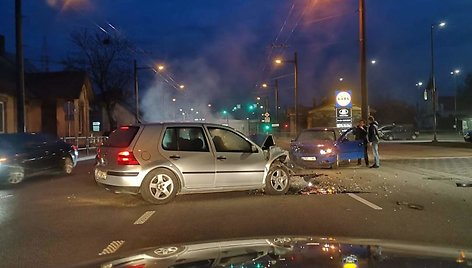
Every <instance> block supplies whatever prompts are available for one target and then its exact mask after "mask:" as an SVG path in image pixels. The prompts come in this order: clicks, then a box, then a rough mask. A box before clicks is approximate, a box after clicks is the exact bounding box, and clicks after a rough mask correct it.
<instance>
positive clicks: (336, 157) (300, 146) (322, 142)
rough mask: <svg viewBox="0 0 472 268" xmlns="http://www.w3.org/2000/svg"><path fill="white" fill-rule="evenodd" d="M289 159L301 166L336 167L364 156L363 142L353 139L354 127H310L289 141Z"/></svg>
mask: <svg viewBox="0 0 472 268" xmlns="http://www.w3.org/2000/svg"><path fill="white" fill-rule="evenodd" d="M289 156H290V160H291V161H292V162H293V163H294V164H295V165H297V166H300V167H303V168H318V167H330V168H336V167H338V166H339V163H340V162H346V161H349V160H354V159H358V158H363V157H364V143H363V141H362V140H356V139H355V128H350V129H347V130H345V131H342V130H340V129H338V128H310V129H305V130H302V131H301V132H300V134H299V135H298V136H297V138H296V139H294V140H292V142H291V143H290V151H289Z"/></svg>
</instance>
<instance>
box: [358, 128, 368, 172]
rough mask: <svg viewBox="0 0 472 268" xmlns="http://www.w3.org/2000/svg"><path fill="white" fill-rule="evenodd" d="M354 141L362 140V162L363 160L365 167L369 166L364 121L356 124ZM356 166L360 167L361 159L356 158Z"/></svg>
mask: <svg viewBox="0 0 472 268" xmlns="http://www.w3.org/2000/svg"><path fill="white" fill-rule="evenodd" d="M355 135H356V140H362V143H363V144H364V160H365V165H366V167H368V166H369V153H368V152H367V147H368V145H369V140H368V139H367V126H366V125H365V121H364V119H361V120H360V121H359V123H358V124H357V127H356V131H355ZM357 165H359V166H360V165H362V159H361V158H358V159H357Z"/></svg>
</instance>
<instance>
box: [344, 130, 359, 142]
mask: <svg viewBox="0 0 472 268" xmlns="http://www.w3.org/2000/svg"><path fill="white" fill-rule="evenodd" d="M354 130H355V129H349V130H348V131H346V132H345V134H344V137H343V140H345V141H355V140H356V135H355V133H354Z"/></svg>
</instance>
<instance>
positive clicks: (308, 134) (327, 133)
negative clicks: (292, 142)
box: [297, 130, 336, 142]
mask: <svg viewBox="0 0 472 268" xmlns="http://www.w3.org/2000/svg"><path fill="white" fill-rule="evenodd" d="M313 140H321V141H334V140H336V134H335V132H334V131H333V130H307V131H303V132H301V133H300V135H299V136H298V138H297V141H299V142H304V141H313Z"/></svg>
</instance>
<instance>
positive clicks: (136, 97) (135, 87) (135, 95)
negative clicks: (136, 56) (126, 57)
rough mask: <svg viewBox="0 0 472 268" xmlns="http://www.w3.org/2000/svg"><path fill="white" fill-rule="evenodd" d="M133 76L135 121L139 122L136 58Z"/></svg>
mask: <svg viewBox="0 0 472 268" xmlns="http://www.w3.org/2000/svg"><path fill="white" fill-rule="evenodd" d="M133 71H134V72H133V76H134V99H135V104H136V123H139V92H138V65H137V62H136V60H134V61H133Z"/></svg>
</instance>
